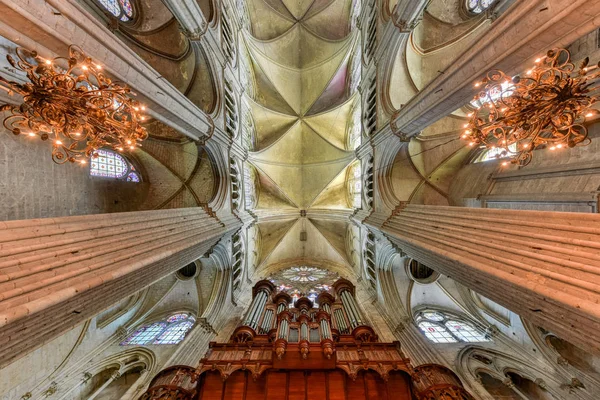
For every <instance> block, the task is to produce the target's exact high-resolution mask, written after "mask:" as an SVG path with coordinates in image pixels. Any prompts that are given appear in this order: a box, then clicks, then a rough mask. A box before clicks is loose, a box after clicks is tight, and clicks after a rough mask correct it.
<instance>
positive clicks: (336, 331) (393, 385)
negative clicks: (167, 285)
mask: <svg viewBox="0 0 600 400" xmlns="http://www.w3.org/2000/svg"><path fill="white" fill-rule="evenodd" d="M334 288H336V291H337V292H339V291H341V290H345V291H346V290H347V291H348V292H349V293H350V295H352V296H353V295H354V286H353V285H352V283H351V282H350V281H347V280H344V279H340V280H338V281H337V282H336V283H335V284H334ZM258 289H260V290H262V291H263V292H262V294H261V295H260V297H259V299H260V301H261V302H262V303H258V302H257V303H256V304H254V303H253V304H254V306H251V307H250V309H251V310H252V312H251V313H250V314H251V316H250V318H248V319H247V320H246V323H247V324H249V325H241V326H239V327H238V328H237V329H236V330H235V331H234V333H233V335H231V339H230V341H229V342H228V343H210V346H209V347H210V348H209V351H208V353H207V354H206V356H205V358H203V359H202V360H200V363H199V364H198V366H197V368H192V367H186V366H175V367H172V368H168V369H166V370H164V371H162V372H161V373H159V374H158V375H157V376H156V377H155V378H154V379H153V381H152V382H151V383H150V388H149V389H148V391H147V392H146V393H145V394H144V396H142V400H409V399H410V400H412V399H413V398H416V399H418V400H442V399H444V400H448V399H453V400H472V397H471V396H470V394H469V393H468V392H467V391H466V390H465V389H464V388H463V387H462V384H461V382H460V379H458V377H457V376H456V375H455V374H454V373H453V372H452V371H451V370H449V369H448V368H446V367H443V366H440V365H435V364H426V365H421V366H418V367H416V368H413V366H411V364H410V360H409V359H407V358H406V357H405V356H404V354H403V352H402V350H401V348H400V343H399V342H393V343H381V342H379V339H378V337H377V335H376V333H375V331H374V330H373V329H372V328H371V327H370V326H367V325H359V323H362V322H359V319H358V318H356V306H350V307H349V308H350V309H353V310H354V311H353V315H354V317H353V318H354V319H353V321H354V325H352V326H351V324H350V319H348V316H347V314H346V311H345V309H344V304H343V302H342V301H341V300H340V299H339V297H338V298H336V297H334V296H333V295H331V294H329V293H325V292H324V293H321V295H320V296H319V299H320V301H319V304H321V308H320V309H313V308H312V306H313V303H312V302H311V301H310V300H309V299H306V298H301V299H299V300H297V301H296V307H294V308H289V307H288V304H289V302H290V301H291V299H290V296H289V295H287V294H285V293H279V294H273V290H274V286H273V284H272V283H270V282H269V281H260V282H258V283H257V284H256V286H255V288H254V290H253V295H254V296H256V295H257V293H258ZM264 291H266V293H268V296H270V297H268V298H266V297H265V292H264ZM345 296H346V297H344V298H345V300H346V301H347V302H348V297H347V295H345ZM254 300H256V299H254ZM254 300H253V301H254ZM257 301H258V300H257ZM261 307H262V308H261ZM257 310H259V311H260V312H259V311H257ZM267 311H268V312H267ZM277 311H279V312H278V313H277ZM257 315H259V317H257ZM302 327H304V329H305V331H304V332H305V333H304V335H305V336H304V337H301V336H300V334H299V333H300V331H301V329H302ZM307 328H308V329H310V331H309V332H317V335H316V336H315V335H312V336H313V337H311V335H308V336H307V334H306V329H307ZM292 329H293V332H294V335H291V334H290V332H291V331H292ZM413 395H414V396H413Z"/></svg>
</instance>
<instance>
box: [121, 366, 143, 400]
mask: <svg viewBox="0 0 600 400" xmlns="http://www.w3.org/2000/svg"><path fill="white" fill-rule="evenodd" d="M147 375H148V370H147V369H143V370H141V371H140V376H139V377H138V378H137V379H136V380H135V382H134V383H133V384H132V385H131V386H130V387H129V389H127V391H126V392H125V394H123V396H121V398H122V399H137V398H138V396H136V393H137V392H139V391H140V389H141V385H142V384H143V382H144V380H145V379H146V376H147Z"/></svg>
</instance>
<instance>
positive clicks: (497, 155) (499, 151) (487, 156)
mask: <svg viewBox="0 0 600 400" xmlns="http://www.w3.org/2000/svg"><path fill="white" fill-rule="evenodd" d="M516 153H517V143H512V144H510V145H508V146H507V147H506V148H504V147H494V148H491V149H486V150H484V151H482V152H481V154H480V155H478V156H477V158H476V159H475V160H474V161H473V162H476V163H478V162H485V161H491V160H499V159H501V158H507V157H512V156H514V155H515V154H516Z"/></svg>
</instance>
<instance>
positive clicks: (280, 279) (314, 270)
mask: <svg viewBox="0 0 600 400" xmlns="http://www.w3.org/2000/svg"><path fill="white" fill-rule="evenodd" d="M268 279H269V280H270V281H271V282H273V284H275V286H276V287H277V290H278V291H280V292H286V293H288V294H289V295H290V296H291V297H292V304H293V303H294V302H295V301H296V300H298V299H299V298H300V297H303V296H306V297H308V298H309V299H310V300H312V301H313V303H314V304H315V307H316V306H318V305H317V303H316V300H317V296H319V294H320V293H321V292H330V291H331V289H332V285H333V283H334V282H335V281H336V280H338V279H339V276H338V274H336V273H335V272H332V271H329V270H327V269H324V268H318V267H310V266H304V265H303V266H298V267H290V268H286V269H283V270H281V271H278V272H277V273H275V274H273V275H272V276H271V277H269V278H268Z"/></svg>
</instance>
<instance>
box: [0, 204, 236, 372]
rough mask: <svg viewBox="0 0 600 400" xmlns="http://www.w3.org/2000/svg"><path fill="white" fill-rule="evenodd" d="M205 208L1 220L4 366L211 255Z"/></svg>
mask: <svg viewBox="0 0 600 400" xmlns="http://www.w3.org/2000/svg"><path fill="white" fill-rule="evenodd" d="M229 229H237V227H229V228H228V227H225V226H224V225H223V224H222V223H221V222H220V221H219V220H218V219H217V218H215V217H212V216H211V215H209V214H208V212H207V211H206V210H204V209H203V208H201V207H196V208H185V209H173V210H157V211H140V212H127V213H114V214H100V215H86V216H77V217H62V218H47V219H34V220H23V221H8V222H0V368H1V367H2V366H4V365H6V364H8V363H10V362H11V361H12V360H14V359H15V358H18V357H19V356H21V355H24V354H26V353H27V352H29V351H31V350H33V349H34V348H36V347H38V346H39V345H41V344H43V343H46V342H48V341H49V340H51V339H52V338H55V337H57V336H59V335H61V334H62V333H64V332H65V331H67V330H68V329H71V328H72V327H73V326H75V325H77V324H79V323H81V322H83V321H85V320H87V319H89V318H91V317H92V316H94V315H96V314H97V313H98V312H100V311H101V310H103V309H106V308H107V307H109V306H111V305H112V304H114V303H116V302H118V301H120V300H122V299H124V298H126V297H127V296H131V295H132V294H134V293H135V292H137V291H139V290H141V289H143V288H144V287H146V286H148V285H150V284H151V283H153V282H155V281H156V280H158V279H161V278H162V277H164V276H166V275H168V274H170V273H173V272H175V271H176V270H177V269H179V268H181V266H183V265H186V264H187V263H190V262H192V261H193V260H196V259H198V258H199V257H201V256H202V255H204V254H205V253H206V252H207V251H208V250H209V249H210V248H211V246H213V245H214V244H215V243H216V242H217V241H218V240H219V238H220V237H221V236H222V235H223V234H224V233H226V232H227V231H228V230H229Z"/></svg>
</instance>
